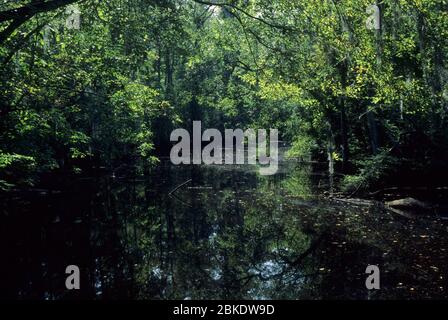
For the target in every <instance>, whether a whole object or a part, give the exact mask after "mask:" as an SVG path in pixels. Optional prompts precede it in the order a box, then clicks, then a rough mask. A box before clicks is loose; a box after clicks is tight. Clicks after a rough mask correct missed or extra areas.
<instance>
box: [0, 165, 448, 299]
mask: <svg viewBox="0 0 448 320" xmlns="http://www.w3.org/2000/svg"><path fill="white" fill-rule="evenodd" d="M257 172H258V170H257V168H254V167H249V166H240V167H234V166H172V165H170V164H169V163H168V162H165V161H164V162H162V163H161V164H160V165H159V166H158V167H157V168H156V169H155V170H154V171H153V173H151V176H149V177H146V178H144V179H143V178H141V179H133V178H128V177H125V176H120V174H118V175H117V176H115V177H111V176H103V177H98V178H90V179H74V180H73V181H71V182H70V183H69V184H67V185H68V186H67V187H64V189H63V190H60V192H57V193H55V192H50V193H49V192H41V193H36V192H34V193H30V194H28V195H26V196H23V195H20V196H18V195H8V196H3V197H2V204H1V210H2V214H1V215H0V232H1V235H0V240H1V247H2V255H1V256H2V259H1V267H0V268H1V272H2V280H1V282H0V288H1V291H0V297H7V298H21V299H70V298H80V297H81V298H96V299H104V298H106V299H117V298H127V299H398V298H410V299H427V298H438V299H440V298H446V297H447V288H448V285H447V280H446V279H447V276H448V264H447V262H448V259H447V258H448V257H447V256H448V252H447V249H448V246H447V244H448V231H447V224H446V223H445V222H443V221H441V220H439V219H438V218H436V217H434V218H428V217H422V218H420V219H417V220H409V219H406V218H404V217H400V216H397V215H396V214H394V213H391V212H388V211H386V210H384V209H383V208H382V207H381V206H380V205H371V206H355V205H349V204H347V203H341V202H337V201H330V200H328V199H325V198H324V197H322V196H321V194H322V189H321V188H318V186H322V185H325V183H326V181H327V180H328V179H327V178H326V177H325V176H324V175H321V174H318V173H316V172H315V171H313V170H312V168H311V165H306V164H297V163H296V162H294V161H282V162H281V167H280V172H279V173H278V174H277V175H275V176H270V177H267V176H260V175H258V174H257ZM70 264H75V265H77V266H79V268H80V269H81V276H82V277H81V290H78V291H70V292H69V291H67V290H66V289H65V277H66V275H65V273H64V272H65V268H66V266H67V265H70ZM369 264H376V265H378V266H379V267H380V269H381V290H376V291H368V290H366V288H365V279H366V276H367V275H366V274H365V273H364V272H365V269H366V267H367V265H369Z"/></svg>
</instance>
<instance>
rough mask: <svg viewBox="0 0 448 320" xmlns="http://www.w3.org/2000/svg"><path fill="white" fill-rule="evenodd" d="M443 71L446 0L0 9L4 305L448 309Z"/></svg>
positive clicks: (40, 3)
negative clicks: (229, 303) (179, 156)
mask: <svg viewBox="0 0 448 320" xmlns="http://www.w3.org/2000/svg"><path fill="white" fill-rule="evenodd" d="M372 5H376V6H377V8H378V9H379V14H380V16H379V17H380V19H379V20H378V21H377V22H378V26H377V27H376V28H368V22H369V19H371V18H372V15H373V13H369V10H368V8H369V6H372ZM76 19H78V20H76ZM366 22H367V23H366ZM447 54H448V2H447V1H445V0H383V1H371V0H316V1H301V0H294V1H292V0H275V1H273V0H269V1H268V0H204V1H203V0H126V1H125V0H109V1H101V0H81V1H76V0H17V1H10V0H1V1H0V70H1V72H0V83H1V86H0V208H1V211H0V250H1V252H2V263H1V266H0V271H1V274H2V275H3V278H2V280H1V282H0V297H3V298H14V299H77V298H86V299H120V298H122V299H445V298H446V297H447V293H448V283H447V280H446V279H447V278H448V264H447V262H448V252H447V250H448V224H447V219H448V197H447V196H448V183H447V178H448V69H447V68H448V67H447V60H446V58H447ZM193 121H201V122H202V128H203V129H205V128H216V129H218V130H219V131H221V132H224V130H225V129H226V128H231V129H236V128H240V129H243V130H245V129H248V128H252V129H267V130H268V129H271V128H275V129H278V130H279V146H280V147H279V149H280V152H279V154H280V155H279V170H278V172H277V173H276V174H275V175H272V176H262V175H260V174H259V173H258V170H257V165H186V164H185V165H173V164H172V163H171V162H170V158H169V156H170V150H171V148H172V146H173V144H174V142H172V141H170V134H171V132H172V131H173V130H175V129H177V128H185V129H187V130H189V131H190V132H191V128H192V124H193ZM68 265H76V266H78V267H79V269H80V270H81V288H80V289H79V290H67V289H66V286H65V279H66V277H67V274H66V273H65V270H66V267H67V266H68ZM368 265H377V266H378V267H379V269H380V271H381V289H380V290H367V289H366V285H365V281H366V277H367V276H368V275H367V274H366V272H365V271H366V267H367V266H368Z"/></svg>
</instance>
